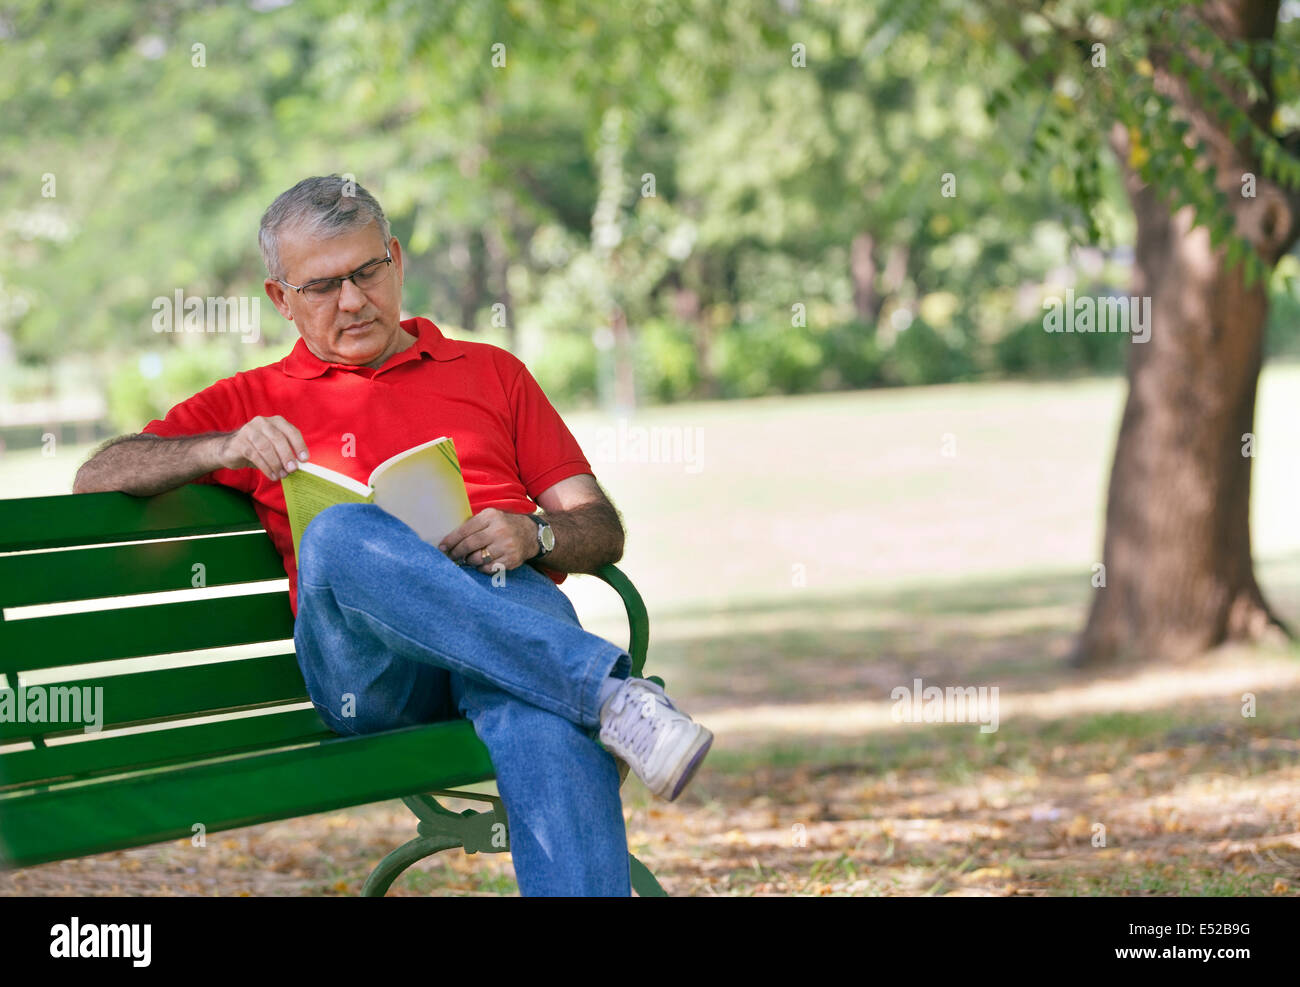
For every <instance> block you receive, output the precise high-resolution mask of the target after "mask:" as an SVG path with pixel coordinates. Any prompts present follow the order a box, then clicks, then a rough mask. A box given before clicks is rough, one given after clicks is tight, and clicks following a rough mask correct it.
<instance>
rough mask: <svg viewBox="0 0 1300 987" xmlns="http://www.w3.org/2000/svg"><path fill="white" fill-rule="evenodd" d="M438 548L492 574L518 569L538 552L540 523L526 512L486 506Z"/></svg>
mask: <svg viewBox="0 0 1300 987" xmlns="http://www.w3.org/2000/svg"><path fill="white" fill-rule="evenodd" d="M438 550H439V551H441V552H446V553H447V555H448V556H449V557H450V558H451V560H452V561H453V562H465V561H468V562H469V564H470V565H472V566H474V568H476V569H478V571H479V572H482V573H485V574H488V575H490V574H492V573H494V572H500V571H501V570H502V569H518V568H519V567H520V566H521V565H523V564H524V563H525V562H527V561H528V560H529V559H531V558H532V557H533V556H534V555H536V554H537V525H536V524H535V523H534V522H532V521H530V520H528V517H527V515H524V514H511V513H509V512H508V511H499V510H497V509H496V508H495V507H488V508H484V509H483V510H481V511H479V512H478V513H477V514H475V515H474V516H473V517H472V518H470V519H469V520H468V521H466V522H465V523H464V524H462V525H461V526H460V527H459V528H457V529H456V530H455V531H453V532H452V533H451V534H449V535H447V537H446V538H444V539H443V540H442V541H441V542H439V544H438Z"/></svg>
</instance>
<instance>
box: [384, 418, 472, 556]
mask: <svg viewBox="0 0 1300 987" xmlns="http://www.w3.org/2000/svg"><path fill="white" fill-rule="evenodd" d="M370 477H371V483H372V484H374V490H375V495H374V502H375V503H376V504H378V505H379V506H380V507H382V508H383V509H384V510H386V511H387V512H388V513H389V514H392V515H393V516H394V517H396V518H398V519H399V520H401V521H404V522H405V523H406V524H408V525H409V526H410V527H411V528H413V529H414V530H415V533H416V534H418V535H419V536H420V537H421V538H423V539H424V540H425V541H427V542H428V543H429V544H430V545H434V546H436V545H437V544H438V542H440V541H442V539H443V537H444V536H445V535H448V534H450V533H451V532H453V531H455V530H456V529H457V528H459V527H460V526H461V525H462V524H463V523H464V522H466V521H468V520H469V519H470V516H471V512H470V507H469V496H468V495H467V494H466V493H465V481H464V480H463V479H462V478H461V474H460V461H459V460H458V459H457V458H456V444H455V443H454V442H452V440H451V439H449V438H446V437H444V438H441V439H435V440H434V441H433V442H426V443H424V444H423V445H421V446H415V447H413V448H412V449H408V450H407V451H406V452H405V453H402V454H401V455H400V456H394V457H393V458H391V459H389V460H386V461H385V462H383V463H382V464H380V466H378V467H376V469H375V471H374V472H373V473H372V474H371V475H370Z"/></svg>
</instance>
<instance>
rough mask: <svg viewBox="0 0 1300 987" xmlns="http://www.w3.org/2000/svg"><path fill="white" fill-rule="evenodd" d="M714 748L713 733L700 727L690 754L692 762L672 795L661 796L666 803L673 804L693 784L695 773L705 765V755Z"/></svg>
mask: <svg viewBox="0 0 1300 987" xmlns="http://www.w3.org/2000/svg"><path fill="white" fill-rule="evenodd" d="M712 746H713V732H712V731H711V730H709V729H708V728H707V727H700V733H699V736H698V737H696V738H695V744H694V745H693V747H692V749H691V752H690V755H689V757H690V760H689V761H688V762H687V764H686V768H685V770H684V771H683V772H682V773H681V775H680V776H679V777H678V779H677V784H676V785H674V786H673V790H672V793H671V794H670V795H666V796H661V798H663V799H664V800H665V801H667V802H672V801H673V800H675V799H676V798H677V796H678V795H681V794H682V792H683V791H684V790H685V788H686V786H687V785H689V784H690V783H691V779H692V778H694V777H695V772H696V771H698V770H699V768H700V765H701V764H702V763H704V755H705V754H707V753H709V748H711V747H712Z"/></svg>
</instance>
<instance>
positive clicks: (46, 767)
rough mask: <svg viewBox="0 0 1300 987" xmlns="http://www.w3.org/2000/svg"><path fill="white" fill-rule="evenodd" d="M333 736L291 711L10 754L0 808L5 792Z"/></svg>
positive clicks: (310, 715)
mask: <svg viewBox="0 0 1300 987" xmlns="http://www.w3.org/2000/svg"><path fill="white" fill-rule="evenodd" d="M332 736H334V734H333V733H331V732H330V731H329V729H328V728H327V727H326V726H325V724H324V723H323V722H322V721H321V718H320V714H319V713H317V712H316V710H314V709H292V710H288V711H286V712H283V713H267V714H266V715H265V716H249V717H244V718H242V719H238V720H224V721H221V722H218V723H198V724H195V725H193V726H186V727H176V728H174V729H171V730H157V731H150V732H148V733H132V734H127V735H126V736H123V737H113V736H106V737H103V738H99V739H95V740H88V741H85V742H84V743H76V744H61V745H59V746H57V747H42V748H37V749H35V750H26V751H13V752H11V753H9V754H5V755H2V756H0V805H4V802H3V800H2V796H3V792H4V789H6V788H16V787H27V788H30V787H31V786H32V785H35V784H50V783H52V782H55V781H61V780H69V779H72V778H84V777H88V776H91V775H94V774H103V773H104V772H108V771H115V772H123V771H127V770H133V769H136V768H150V767H154V766H156V765H161V764H167V763H177V762H190V761H194V760H196V759H198V758H201V757H216V756H220V755H222V754H231V753H237V752H239V751H247V750H253V749H256V748H263V747H271V746H282V745H285V744H290V743H295V742H300V741H301V742H308V741H317V740H327V739H329V738H330V737H332ZM0 811H3V810H2V809H0Z"/></svg>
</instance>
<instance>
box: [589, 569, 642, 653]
mask: <svg viewBox="0 0 1300 987" xmlns="http://www.w3.org/2000/svg"><path fill="white" fill-rule="evenodd" d="M592 575H593V576H595V577H596V578H598V579H603V580H604V581H605V582H607V583H608V584H609V585H610V586H612V587H614V590H615V591H616V592H617V593H618V595H619V596H621V597H622V598H623V606H624V607H625V608H626V609H627V623H628V628H629V631H630V635H629V639H628V646H627V651H628V654H629V655H630V656H631V657H632V673H631V674H632V675H634V676H636V677H637V678H641V677H642V675H641V672H642V670H643V669H644V668H645V653H646V647H647V646H648V645H649V643H650V618H649V617H648V616H646V612H645V603H644V602H643V601H642V600H641V594H640V593H638V592H637V590H636V587H635V586H633V585H632V580H630V579H628V578H627V576H625V575H624V574H623V571H622V570H621V569H619V567H618V566H616V565H614V564H613V563H607V564H605V565H603V566H601V567H600V568H599V569H597V570H596V571H595V572H594V573H592Z"/></svg>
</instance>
